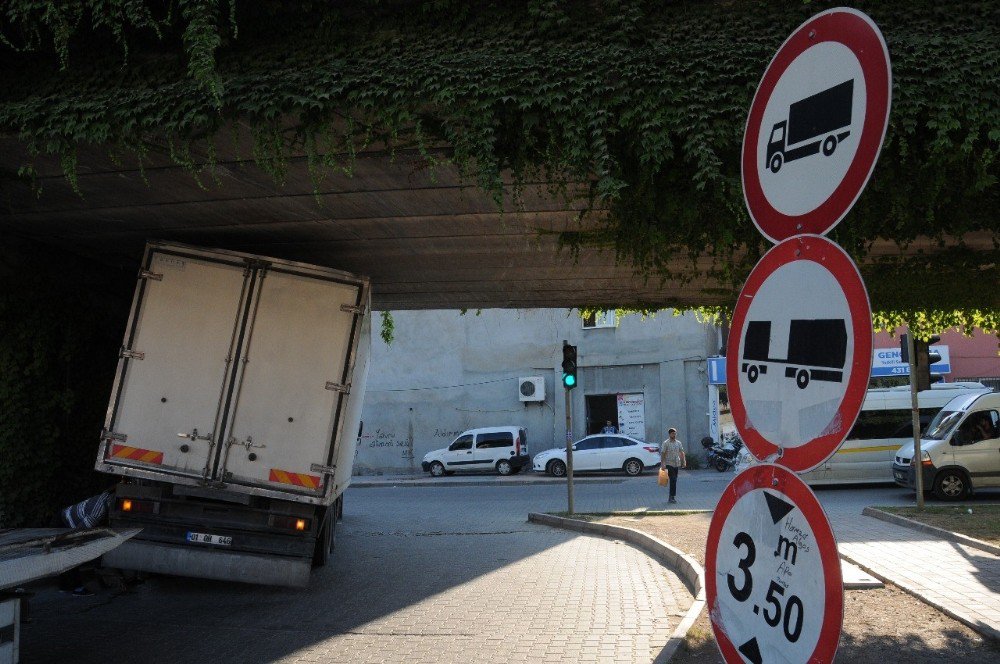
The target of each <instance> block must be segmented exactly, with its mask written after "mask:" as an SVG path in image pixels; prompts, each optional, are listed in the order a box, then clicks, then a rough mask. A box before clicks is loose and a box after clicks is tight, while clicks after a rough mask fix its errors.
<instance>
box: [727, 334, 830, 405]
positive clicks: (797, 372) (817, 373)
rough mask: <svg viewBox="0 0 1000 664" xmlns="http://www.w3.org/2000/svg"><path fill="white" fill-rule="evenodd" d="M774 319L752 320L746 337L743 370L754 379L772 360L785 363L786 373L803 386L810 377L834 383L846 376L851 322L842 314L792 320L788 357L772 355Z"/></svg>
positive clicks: (748, 377) (764, 370) (764, 371)
mask: <svg viewBox="0 0 1000 664" xmlns="http://www.w3.org/2000/svg"><path fill="white" fill-rule="evenodd" d="M770 347H771V321H757V320H755V321H750V322H749V323H747V330H746V334H745V335H744V337H743V358H742V360H743V362H742V368H741V371H742V372H743V373H745V374H746V375H747V380H749V381H750V382H751V383H755V382H757V379H758V378H759V377H760V376H761V374H766V373H767V365H768V364H784V365H786V366H785V377H786V378H794V379H795V384H796V385H797V386H798V387H799V388H800V389H803V390H804V389H805V388H806V387H807V386H808V385H809V381H810V380H822V381H829V382H833V383H839V382H842V381H843V379H844V362H845V361H846V359H847V325H846V324H845V323H844V320H843V319H842V318H819V319H806V320H792V321H790V324H789V330H788V351H787V353H786V357H785V359H780V358H774V357H770Z"/></svg>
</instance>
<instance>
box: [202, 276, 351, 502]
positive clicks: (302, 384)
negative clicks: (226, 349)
mask: <svg viewBox="0 0 1000 664" xmlns="http://www.w3.org/2000/svg"><path fill="white" fill-rule="evenodd" d="M261 277H262V278H261V280H260V287H259V290H257V296H256V298H255V300H254V302H253V303H252V310H253V313H252V315H251V322H250V324H249V325H248V328H247V339H246V342H245V346H244V351H243V358H244V359H243V364H242V367H241V372H240V373H239V375H238V377H237V379H236V380H237V383H236V386H235V390H234V398H233V402H232V406H231V408H230V411H229V412H228V413H227V417H228V421H229V424H228V426H227V427H226V431H227V432H229V433H228V434H227V440H226V441H225V444H224V445H223V446H222V449H220V450H219V455H220V457H221V462H220V463H219V465H218V472H217V473H216V475H217V479H220V480H222V481H224V482H226V483H227V484H233V483H235V484H246V485H251V486H265V487H268V488H271V489H275V490H280V491H291V492H294V493H304V494H312V495H322V494H323V493H324V491H325V482H326V481H327V480H326V479H325V477H327V476H325V475H324V473H323V472H320V471H317V470H315V469H314V468H313V465H314V464H317V465H320V466H327V467H329V466H330V464H331V463H332V459H333V458H334V456H335V454H334V453H335V450H334V449H333V445H334V441H335V440H337V439H338V433H339V429H340V428H341V427H342V426H344V421H345V412H344V411H345V406H346V400H347V395H348V393H349V392H350V391H351V390H352V385H350V378H349V376H350V374H351V372H350V369H351V367H350V362H351V358H352V345H353V344H356V343H357V337H358V334H359V333H360V321H361V320H362V314H361V312H362V311H363V308H364V307H365V306H367V292H365V289H364V288H363V286H362V284H361V283H360V282H358V281H349V280H343V279H340V278H338V277H336V276H334V275H328V274H320V273H315V272H309V271H308V270H307V269H306V268H302V269H297V268H295V267H293V266H279V265H272V266H269V267H268V268H267V269H266V270H262V272H261ZM353 388H354V389H361V390H363V389H364V386H363V385H360V386H353ZM351 426H352V427H354V428H356V427H357V423H356V422H354V423H353V424H352V425H351ZM345 436H347V437H349V438H350V442H351V443H352V444H353V443H354V438H355V436H356V434H355V431H354V430H352V431H350V432H349V434H348V433H347V432H345ZM352 460H353V459H352Z"/></svg>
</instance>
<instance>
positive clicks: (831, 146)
mask: <svg viewBox="0 0 1000 664" xmlns="http://www.w3.org/2000/svg"><path fill="white" fill-rule="evenodd" d="M836 149H837V137H836V136H833V135H832V134H831V135H830V136H827V137H826V138H824V139H823V154H824V155H825V156H827V157H829V156H830V155H832V154H833V152H834V150H836Z"/></svg>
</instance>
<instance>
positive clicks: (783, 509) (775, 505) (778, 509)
mask: <svg viewBox="0 0 1000 664" xmlns="http://www.w3.org/2000/svg"><path fill="white" fill-rule="evenodd" d="M764 498H766V499H767V509H768V510H770V511H771V518H772V519H774V522H775V523H778V522H779V521H781V520H782V519H784V518H785V515H786V514H788V513H789V512H791V511H792V510H793V509H795V505H792V504H791V503H787V502H785V501H784V500H782V499H781V498H778V497H777V496H773V495H771V494H770V493H768V492H767V491H765V492H764Z"/></svg>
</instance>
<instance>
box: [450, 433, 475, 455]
mask: <svg viewBox="0 0 1000 664" xmlns="http://www.w3.org/2000/svg"><path fill="white" fill-rule="evenodd" d="M448 449H449V450H451V451H452V452H457V451H458V450H471V449H472V434H469V435H468V436H459V437H458V438H456V439H455V442H454V443H452V444H451V445H449V446H448Z"/></svg>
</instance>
